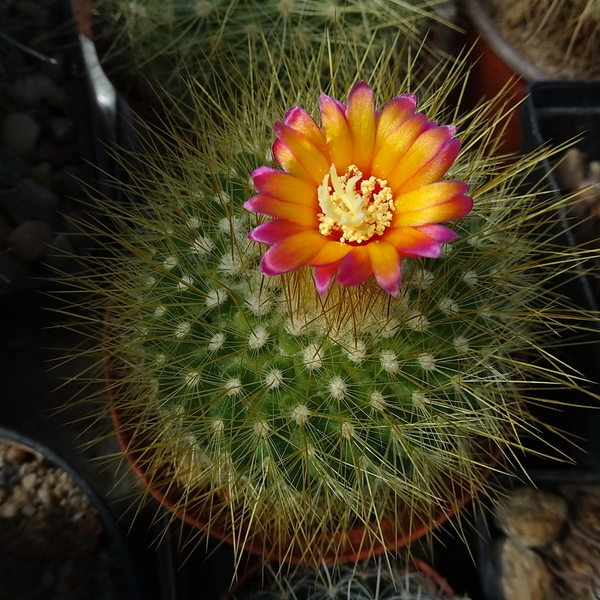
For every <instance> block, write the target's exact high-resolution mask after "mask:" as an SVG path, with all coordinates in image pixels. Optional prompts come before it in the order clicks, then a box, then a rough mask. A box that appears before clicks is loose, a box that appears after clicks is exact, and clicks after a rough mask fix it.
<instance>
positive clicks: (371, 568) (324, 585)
mask: <svg viewBox="0 0 600 600" xmlns="http://www.w3.org/2000/svg"><path fill="white" fill-rule="evenodd" d="M249 575H250V576H251V577H250V578H249V580H248V581H241V580H240V584H241V585H236V586H235V587H234V588H232V589H231V590H230V591H229V592H228V593H227V594H226V595H224V596H223V598H222V600H227V599H229V598H236V599H237V600H242V599H248V600H267V599H270V600H282V599H283V598H288V597H292V598H303V599H305V600H317V599H318V598H332V599H333V598H340V599H341V598H349V599H352V600H355V599H358V598H372V599H373V600H375V599H381V600H385V599H388V598H389V599H390V600H391V599H392V598H394V599H396V600H411V599H413V598H419V599H420V600H430V599H431V600H433V599H434V598H435V599H437V600H442V599H446V600H449V599H450V598H454V597H455V593H454V590H453V589H452V588H451V587H450V585H448V583H447V582H446V580H445V579H443V578H442V577H441V576H440V575H439V573H437V572H436V571H434V570H433V569H432V568H431V567H430V566H429V565H428V564H427V563H425V562H424V561H422V560H421V559H419V558H416V557H415V558H412V559H411V560H396V561H393V562H392V563H390V564H385V563H384V561H382V560H370V561H362V562H361V563H359V564H357V565H351V566H350V565H341V566H338V567H337V568H331V567H327V566H324V567H320V568H318V567H312V568H311V567H307V568H300V569H295V570H294V571H293V572H292V573H290V574H287V575H286V574H283V573H277V572H275V570H274V569H273V568H270V569H268V571H267V582H266V583H265V584H263V585H260V586H259V588H258V589H253V588H254V587H256V586H255V585H254V583H255V582H254V581H253V579H254V578H255V577H256V573H252V572H249ZM252 575H253V577H252ZM461 598H464V596H461Z"/></svg>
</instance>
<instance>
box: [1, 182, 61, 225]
mask: <svg viewBox="0 0 600 600" xmlns="http://www.w3.org/2000/svg"><path fill="white" fill-rule="evenodd" d="M59 204H60V200H59V198H58V196H57V195H56V194H54V193H53V192H51V191H50V190H48V189H46V188H44V187H42V186H41V185H38V184H37V183H36V182H35V181H34V180H33V179H30V178H25V179H21V180H20V181H18V182H17V184H16V185H15V187H14V190H12V191H11V192H7V193H5V194H1V195H0V211H2V212H4V214H5V215H7V216H8V217H9V218H10V219H11V221H12V222H13V223H15V225H20V224H21V223H24V222H25V221H30V220H31V219H36V220H40V221H45V222H46V223H54V222H55V220H56V211H57V209H58V207H59Z"/></svg>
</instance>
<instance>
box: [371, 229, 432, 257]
mask: <svg viewBox="0 0 600 600" xmlns="http://www.w3.org/2000/svg"><path fill="white" fill-rule="evenodd" d="M382 239H383V240H384V241H386V242H389V243H390V244H392V246H394V248H396V250H397V251H398V253H399V254H400V256H426V257H428V258H438V257H439V256H440V254H441V251H442V248H441V246H440V244H439V242H438V241H436V240H435V239H433V238H431V237H429V236H428V235H426V234H425V233H423V232H421V231H418V230H417V229H414V228H413V227H390V228H389V229H388V230H387V231H386V232H385V233H384V234H383V236H382Z"/></svg>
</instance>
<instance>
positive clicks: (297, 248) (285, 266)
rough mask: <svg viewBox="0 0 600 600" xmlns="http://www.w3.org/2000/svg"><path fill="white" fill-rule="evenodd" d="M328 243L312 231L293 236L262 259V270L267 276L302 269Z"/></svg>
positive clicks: (280, 243)
mask: <svg viewBox="0 0 600 600" xmlns="http://www.w3.org/2000/svg"><path fill="white" fill-rule="evenodd" d="M326 242H327V239H326V238H324V237H323V236H322V235H321V234H320V233H319V232H317V231H314V230H310V231H304V232H302V233H297V234H296V235H292V236H290V237H288V238H286V239H284V240H282V241H281V242H278V243H277V244H275V245H274V246H271V248H269V250H267V252H266V253H265V255H264V256H263V257H262V261H261V263H260V268H261V270H262V272H263V273H264V274H265V275H281V274H282V273H287V272H289V271H293V270H294V269H297V268H298V267H302V266H304V265H305V264H307V262H308V261H309V260H310V259H311V258H312V257H313V256H314V255H315V254H316V253H317V252H318V251H319V250H320V249H321V247H322V246H323V245H324V244H325V243H326Z"/></svg>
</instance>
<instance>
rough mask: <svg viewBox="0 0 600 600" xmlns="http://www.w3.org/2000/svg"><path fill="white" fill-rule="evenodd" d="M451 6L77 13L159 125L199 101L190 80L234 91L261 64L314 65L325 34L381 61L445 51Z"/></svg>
mask: <svg viewBox="0 0 600 600" xmlns="http://www.w3.org/2000/svg"><path fill="white" fill-rule="evenodd" d="M449 4H451V3H450V2H448V0H411V1H410V2H402V3H398V2H394V1H393V0H378V1H377V2H371V1H369V2H362V1H358V0H349V1H346V2H343V3H338V2H336V1H331V2H330V1H327V2H312V1H310V0H300V1H298V0H294V1H291V0H283V1H280V0H267V1H258V0H200V1H198V2H184V1H182V0H168V1H167V2H164V1H157V0H141V1H138V2H134V3H131V2H127V1H124V0H96V1H94V2H93V3H92V2H90V0H74V13H75V15H76V17H77V22H78V29H79V30H80V32H81V33H82V34H83V35H85V36H86V37H88V38H91V39H93V41H94V42H95V43H96V46H97V48H98V52H99V55H100V60H101V62H102V65H103V67H104V69H105V70H106V72H107V73H108V75H109V77H110V78H111V80H112V81H114V82H115V85H116V88H117V89H118V90H119V91H120V92H122V93H123V95H124V96H125V97H126V98H127V100H128V102H130V103H131V104H132V106H133V107H134V108H135V109H136V110H137V111H139V112H141V114H142V116H144V117H150V116H153V117H154V120H155V121H156V113H158V114H160V115H161V116H164V112H169V111H172V110H173V109H175V110H177V109H181V108H182V107H183V106H185V104H186V103H187V102H189V101H190V97H189V86H188V84H187V83H186V82H187V80H188V79H190V77H193V78H194V80H195V81H196V85H202V86H205V87H207V88H209V89H213V88H215V87H232V86H233V87H234V88H235V86H236V85H237V80H238V79H239V78H245V77H248V76H250V72H249V68H250V67H251V65H252V64H253V65H255V66H256V64H257V63H258V62H261V61H262V62H263V68H264V69H267V70H268V69H270V68H271V67H270V65H272V64H280V65H281V64H282V63H281V55H282V54H283V53H287V54H288V55H289V54H290V52H293V53H295V54H297V59H298V60H304V59H306V58H307V57H308V59H310V58H311V57H312V56H313V55H314V53H315V52H317V51H318V49H319V47H320V45H321V40H322V38H323V36H324V35H325V34H329V35H330V36H331V39H332V43H334V44H340V45H343V46H350V47H352V48H354V51H355V52H357V53H358V54H362V53H364V52H365V50H366V49H369V50H370V52H371V54H372V56H374V57H378V56H380V55H382V53H383V52H384V51H387V52H389V53H391V54H394V53H397V52H398V51H399V50H400V49H401V48H403V47H404V48H405V49H406V47H410V48H412V50H413V51H416V50H417V49H418V48H419V47H420V46H421V45H422V43H423V39H424V37H425V36H426V33H427V30H428V29H430V28H432V27H433V28H434V30H435V31H437V32H438V35H437V37H438V38H440V43H442V40H441V38H442V37H443V36H442V35H441V34H440V33H439V32H440V30H441V28H442V27H446V28H447V27H448V26H450V22H449V21H448V20H447V19H445V18H444V16H443V15H444V14H446V13H448V12H449V11H448V10H447V9H444V7H445V6H447V5H449ZM450 12H451V11H450ZM249 50H250V52H249ZM405 56H407V57H408V53H406V52H405ZM226 57H227V58H228V59H230V60H233V59H235V68H234V69H232V70H229V71H226V72H223V71H220V70H219V69H215V68H214V66H215V65H218V64H222V61H223V60H224V59H225V58H226ZM165 103H167V105H168V107H165V106H164V104H165ZM173 105H175V106H173ZM165 109H166V110H165Z"/></svg>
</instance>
